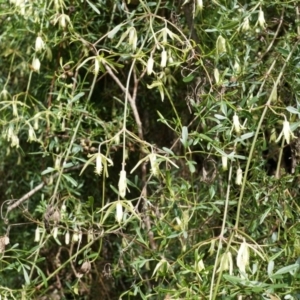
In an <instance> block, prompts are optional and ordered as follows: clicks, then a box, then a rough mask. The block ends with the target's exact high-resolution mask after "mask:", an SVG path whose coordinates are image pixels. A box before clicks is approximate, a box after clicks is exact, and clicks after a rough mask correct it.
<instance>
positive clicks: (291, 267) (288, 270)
mask: <svg viewBox="0 0 300 300" xmlns="http://www.w3.org/2000/svg"><path fill="white" fill-rule="evenodd" d="M298 269H299V265H298V264H293V265H289V266H286V267H283V268H281V269H279V270H278V271H277V272H275V273H274V274H273V275H272V276H271V277H274V276H276V275H282V274H286V273H291V274H294V273H295V272H296V271H297V270H298Z"/></svg>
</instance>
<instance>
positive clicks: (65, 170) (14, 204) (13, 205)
mask: <svg viewBox="0 0 300 300" xmlns="http://www.w3.org/2000/svg"><path fill="white" fill-rule="evenodd" d="M81 167H82V165H78V166H73V167H70V168H68V169H64V170H63V171H64V172H69V171H72V170H76V169H79V168H81ZM57 176H58V173H57V174H55V175H54V178H56V177H57ZM44 186H45V182H41V183H40V184H39V185H37V186H36V187H35V188H34V189H32V190H31V191H29V192H28V193H26V194H25V195H24V196H23V197H21V198H20V199H19V200H17V201H15V202H14V203H13V204H11V205H9V206H8V207H7V210H6V214H5V218H6V217H7V215H8V213H9V212H11V211H12V210H13V209H15V208H16V207H18V206H19V205H20V204H22V203H23V202H25V201H27V200H28V199H29V198H30V197H31V196H32V195H34V194H35V193H37V192H38V191H40V190H41V189H42V188H43V187H44ZM10 202H11V201H10Z"/></svg>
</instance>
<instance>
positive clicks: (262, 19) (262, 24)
mask: <svg viewBox="0 0 300 300" xmlns="http://www.w3.org/2000/svg"><path fill="white" fill-rule="evenodd" d="M258 24H259V26H260V27H261V28H266V20H265V14H264V12H263V11H262V9H261V8H260V10H259V13H258Z"/></svg>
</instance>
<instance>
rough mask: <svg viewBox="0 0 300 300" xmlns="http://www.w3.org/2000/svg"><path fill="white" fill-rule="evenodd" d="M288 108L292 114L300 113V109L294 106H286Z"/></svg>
mask: <svg viewBox="0 0 300 300" xmlns="http://www.w3.org/2000/svg"><path fill="white" fill-rule="evenodd" d="M286 110H287V111H288V112H290V113H291V114H295V115H300V112H299V111H298V109H297V108H295V107H293V106H288V107H286Z"/></svg>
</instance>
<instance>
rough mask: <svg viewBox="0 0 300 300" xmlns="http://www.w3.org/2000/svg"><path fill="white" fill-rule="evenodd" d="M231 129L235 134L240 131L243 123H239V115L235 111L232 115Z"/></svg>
mask: <svg viewBox="0 0 300 300" xmlns="http://www.w3.org/2000/svg"><path fill="white" fill-rule="evenodd" d="M232 121H233V129H234V131H235V132H236V133H237V134H240V133H241V129H243V125H242V124H241V123H240V120H239V116H238V115H237V114H236V113H235V114H234V116H233V119H232Z"/></svg>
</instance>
